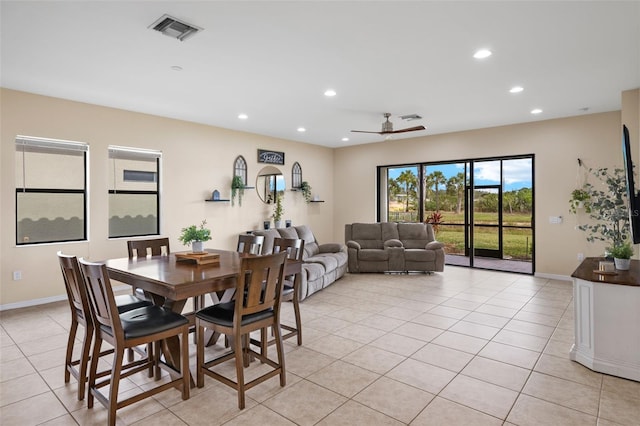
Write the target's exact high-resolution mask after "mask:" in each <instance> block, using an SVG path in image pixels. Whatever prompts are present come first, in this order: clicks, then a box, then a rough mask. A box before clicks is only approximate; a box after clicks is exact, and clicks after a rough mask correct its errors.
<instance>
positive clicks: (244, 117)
mask: <svg viewBox="0 0 640 426" xmlns="http://www.w3.org/2000/svg"><path fill="white" fill-rule="evenodd" d="M238 118H239V119H240V120H246V119H247V118H249V116H248V115H247V114H238Z"/></svg>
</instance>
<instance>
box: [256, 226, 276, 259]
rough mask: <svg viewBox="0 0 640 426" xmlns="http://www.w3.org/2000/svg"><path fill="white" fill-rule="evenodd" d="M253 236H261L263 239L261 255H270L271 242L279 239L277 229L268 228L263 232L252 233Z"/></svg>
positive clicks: (271, 250) (271, 249)
mask: <svg viewBox="0 0 640 426" xmlns="http://www.w3.org/2000/svg"><path fill="white" fill-rule="evenodd" d="M253 233H254V235H261V236H263V237H264V243H262V254H271V253H272V252H273V240H274V239H275V238H280V233H278V230H277V229H274V228H270V229H265V230H263V231H253Z"/></svg>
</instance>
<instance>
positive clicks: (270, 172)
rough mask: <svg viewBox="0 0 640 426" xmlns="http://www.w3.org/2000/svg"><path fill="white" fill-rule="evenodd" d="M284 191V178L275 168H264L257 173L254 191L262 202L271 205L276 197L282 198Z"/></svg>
mask: <svg viewBox="0 0 640 426" xmlns="http://www.w3.org/2000/svg"><path fill="white" fill-rule="evenodd" d="M284 189H285V183H284V176H283V175H282V172H281V171H280V169H278V168H277V167H273V166H266V167H264V168H263V169H262V170H260V171H259V172H258V177H257V178H256V191H257V192H258V197H260V199H261V200H262V201H263V202H265V203H267V204H272V203H274V202H275V200H276V196H278V197H284Z"/></svg>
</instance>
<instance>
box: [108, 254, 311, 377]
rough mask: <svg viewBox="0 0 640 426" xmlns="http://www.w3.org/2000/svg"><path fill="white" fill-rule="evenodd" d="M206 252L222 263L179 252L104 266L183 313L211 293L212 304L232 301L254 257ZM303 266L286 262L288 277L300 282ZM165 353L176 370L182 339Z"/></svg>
mask: <svg viewBox="0 0 640 426" xmlns="http://www.w3.org/2000/svg"><path fill="white" fill-rule="evenodd" d="M206 252H207V253H212V254H217V255H218V256H219V262H217V263H212V264H198V263H195V262H194V263H192V262H189V261H185V259H184V258H182V257H180V255H181V254H183V253H179V252H178V253H171V254H168V255H158V256H146V257H133V258H129V257H125V258H118V259H108V260H106V261H105V265H106V267H107V271H108V272H109V278H110V279H112V280H115V281H119V282H121V283H124V284H129V285H131V286H133V287H138V288H141V289H143V290H144V291H145V292H146V293H148V294H150V295H151V297H152V298H153V303H154V304H156V305H159V306H164V307H166V308H168V309H171V310H172V311H173V312H177V313H182V311H183V309H184V307H185V305H186V303H187V301H188V300H189V298H196V300H203V299H204V296H205V295H207V294H208V295H210V296H211V299H212V301H213V303H220V302H225V301H229V300H232V299H233V295H234V294H235V288H236V283H237V278H238V275H239V273H240V264H241V263H242V258H243V257H248V256H255V255H252V254H244V253H238V252H236V251H230V250H219V249H206ZM176 254H177V255H178V256H176ZM187 260H188V259H187ZM301 265H302V262H301V261H296V260H287V263H286V265H285V275H287V276H288V275H296V281H298V282H299V275H300V273H301V270H302V266H301ZM198 298H200V299H198ZM199 304H200V302H199V303H196V304H195V305H196V306H194V308H195V309H197V308H199V307H201V306H197V305H199ZM193 317H194V315H190V321H191V322H192V323H193V322H194V318H193ZM162 351H163V354H164V356H165V362H166V363H167V364H168V365H169V366H171V367H173V368H174V369H176V370H177V369H178V366H179V365H180V342H179V338H177V337H175V338H170V339H167V340H166V341H165V342H164V344H163V349H162ZM192 383H193V381H192Z"/></svg>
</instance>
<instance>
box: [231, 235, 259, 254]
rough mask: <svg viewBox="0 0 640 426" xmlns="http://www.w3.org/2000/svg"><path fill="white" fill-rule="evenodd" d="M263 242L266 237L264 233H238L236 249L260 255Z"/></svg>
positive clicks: (239, 251)
mask: <svg viewBox="0 0 640 426" xmlns="http://www.w3.org/2000/svg"><path fill="white" fill-rule="evenodd" d="M263 244H264V237H263V236H262V235H253V234H240V235H238V247H237V249H236V251H237V252H238V253H245V254H256V255H260V254H262V245H263Z"/></svg>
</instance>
